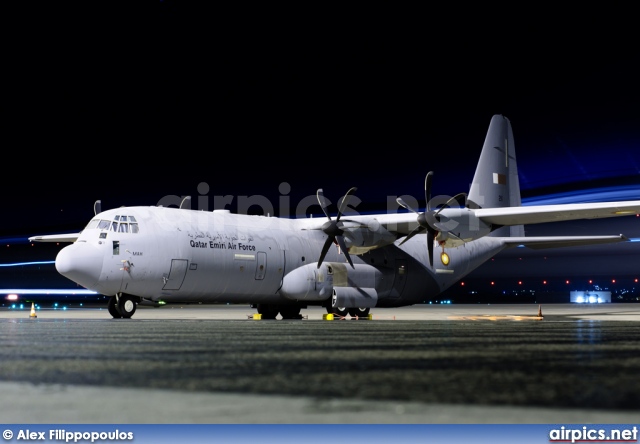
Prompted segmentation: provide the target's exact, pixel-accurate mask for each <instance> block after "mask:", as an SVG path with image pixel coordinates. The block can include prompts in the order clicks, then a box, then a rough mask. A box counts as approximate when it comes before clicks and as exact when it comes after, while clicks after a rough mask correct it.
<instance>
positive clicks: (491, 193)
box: [467, 114, 524, 236]
mask: <svg viewBox="0 0 640 444" xmlns="http://www.w3.org/2000/svg"><path fill="white" fill-rule="evenodd" d="M521 204H522V201H521V199H520V182H519V180H518V165H517V163H516V151H515V143H514V141H513V131H512V129H511V122H510V121H509V119H507V118H506V117H504V116H502V115H499V114H496V115H494V116H493V117H492V118H491V123H490V124H489V130H488V131H487V136H486V138H485V139H484V145H483V146H482V153H481V154H480V160H479V161H478V166H477V167H476V172H475V175H474V176H473V182H471V187H470V189H469V196H468V199H467V207H469V208H476V209H477V208H501V207H519V206H521ZM493 235H494V236H509V235H511V236H524V227H523V226H522V225H516V226H512V227H503V228H500V229H499V230H497V231H494V233H493Z"/></svg>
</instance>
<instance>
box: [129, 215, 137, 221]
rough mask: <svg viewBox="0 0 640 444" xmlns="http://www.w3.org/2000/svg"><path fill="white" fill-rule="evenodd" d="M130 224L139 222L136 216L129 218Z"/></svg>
mask: <svg viewBox="0 0 640 444" xmlns="http://www.w3.org/2000/svg"><path fill="white" fill-rule="evenodd" d="M129 222H138V221H137V220H136V218H135V216H129Z"/></svg>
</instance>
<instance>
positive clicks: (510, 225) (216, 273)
mask: <svg viewBox="0 0 640 444" xmlns="http://www.w3.org/2000/svg"><path fill="white" fill-rule="evenodd" d="M432 177H433V176H432V173H431V172H429V173H428V174H427V175H426V179H425V199H426V207H425V211H424V212H420V211H418V210H416V209H414V208H412V207H410V206H409V205H408V204H407V203H406V202H405V201H404V200H403V199H402V198H398V199H397V202H398V205H399V206H401V207H404V208H405V209H406V210H408V211H406V212H405V211H402V212H399V211H396V212H395V213H391V212H388V213H380V214H368V215H360V214H356V215H346V214H345V210H346V209H347V208H348V204H349V201H350V199H351V198H352V196H353V195H354V192H355V191H356V188H352V189H350V190H349V191H348V192H347V193H346V194H345V196H344V197H343V198H342V199H341V201H340V202H339V205H338V213H337V214H336V215H335V216H334V217H332V216H331V214H330V213H329V211H328V208H329V205H330V202H329V200H328V199H327V198H326V197H325V196H324V194H323V191H322V189H319V190H317V193H316V196H317V200H318V203H319V205H320V207H321V208H322V210H323V212H324V213H325V216H326V218H308V217H301V218H281V217H269V216H256V215H245V214H233V213H231V212H230V211H229V210H226V209H222V210H214V211H196V210H191V209H186V208H182V206H181V208H173V207H161V206H150V207H143V206H136V207H121V208H116V209H110V210H107V211H101V209H100V208H99V206H98V207H96V208H95V213H96V214H95V217H94V218H93V219H92V220H91V221H90V222H89V224H88V225H87V226H86V227H85V228H84V230H82V231H81V232H80V233H77V234H72V235H59V236H57V235H47V236H34V237H31V238H30V240H31V241H42V242H47V241H49V242H61V241H62V242H71V245H68V246H66V247H65V248H63V249H62V250H61V251H60V252H59V253H58V255H57V257H56V269H57V270H58V272H59V273H61V274H62V275H63V276H66V277H67V278H69V279H70V280H72V281H74V282H76V283H77V284H79V285H81V286H83V287H85V288H87V289H90V290H94V291H96V292H98V293H99V294H103V295H107V296H111V297H110V299H109V303H108V309H109V313H110V315H111V316H113V317H114V318H131V317H132V316H133V314H134V313H135V311H136V308H137V306H138V305H139V304H149V305H157V306H158V305H164V304H170V303H246V304H249V305H251V307H253V308H256V309H257V311H258V313H259V314H261V315H262V318H263V319H275V318H276V317H277V316H278V314H280V316H281V317H282V318H283V319H299V318H301V317H302V315H301V314H300V311H301V309H303V308H307V307H308V306H322V307H326V310H327V312H328V313H335V314H337V315H339V316H344V317H346V316H352V317H356V316H366V315H367V314H368V313H369V311H370V309H371V308H372V307H400V306H407V305H413V304H416V303H420V302H422V301H424V300H425V299H427V298H430V297H433V296H435V295H437V294H438V293H441V292H443V291H444V290H446V289H447V288H449V287H451V286H452V285H453V284H455V283H456V282H457V281H459V280H460V279H461V278H463V277H464V276H465V275H466V274H468V273H470V272H471V271H472V270H474V269H475V268H477V267H478V266H480V265H481V264H482V263H484V262H485V261H487V260H489V259H490V258H491V257H493V256H495V255H496V254H497V253H499V252H500V251H502V250H504V249H506V248H510V247H516V246H520V245H523V246H526V247H530V248H552V247H565V246H577V245H590V244H601V243H612V242H623V241H628V239H627V238H626V237H625V236H624V235H623V234H620V235H616V236H544V237H527V236H525V235H524V225H525V224H535V223H546V222H554V221H564V220H571V219H590V218H604V217H617V216H625V215H635V214H637V213H640V201H624V202H610V203H587V204H563V205H539V206H526V207H523V206H521V200H520V185H519V180H518V170H517V164H516V154H515V150H514V141H513V132H512V128H511V123H510V121H509V119H507V118H506V117H504V116H502V115H495V116H493V117H492V119H491V122H490V125H489V129H488V132H487V135H486V138H485V141H484V146H483V148H482V151H481V154H480V159H479V162H478V165H477V168H476V171H475V175H474V177H473V181H472V183H471V186H470V189H469V192H468V193H460V194H458V195H456V196H454V197H451V198H445V197H438V198H432V196H431V181H432ZM398 210H400V208H398ZM434 249H437V251H438V252H439V257H438V258H437V259H434V257H433V255H434Z"/></svg>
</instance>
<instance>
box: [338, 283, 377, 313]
mask: <svg viewBox="0 0 640 444" xmlns="http://www.w3.org/2000/svg"><path fill="white" fill-rule="evenodd" d="M377 303H378V292H377V291H376V289H375V288H360V287H359V288H355V287H333V298H332V299H331V306H332V307H347V308H351V307H359V308H366V307H375V306H376V304H377Z"/></svg>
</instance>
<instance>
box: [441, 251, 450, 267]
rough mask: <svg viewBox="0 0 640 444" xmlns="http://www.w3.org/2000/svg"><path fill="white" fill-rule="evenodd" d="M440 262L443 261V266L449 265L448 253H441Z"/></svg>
mask: <svg viewBox="0 0 640 444" xmlns="http://www.w3.org/2000/svg"><path fill="white" fill-rule="evenodd" d="M440 260H441V261H442V265H449V255H448V254H447V253H444V252H443V253H441V254H440Z"/></svg>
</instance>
